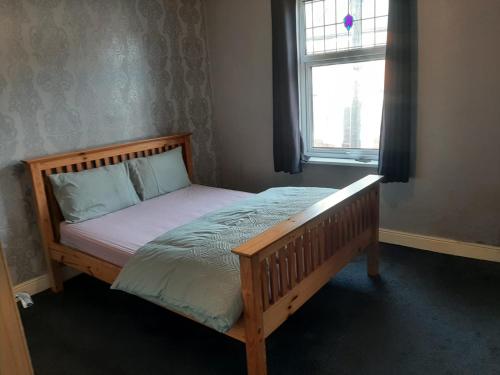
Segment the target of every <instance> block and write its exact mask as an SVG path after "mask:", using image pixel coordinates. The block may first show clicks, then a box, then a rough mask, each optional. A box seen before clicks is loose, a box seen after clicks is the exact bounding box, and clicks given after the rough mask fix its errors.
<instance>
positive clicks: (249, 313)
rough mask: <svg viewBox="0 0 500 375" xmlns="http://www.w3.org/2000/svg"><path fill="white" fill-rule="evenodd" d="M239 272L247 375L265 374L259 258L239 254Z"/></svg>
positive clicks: (264, 341)
mask: <svg viewBox="0 0 500 375" xmlns="http://www.w3.org/2000/svg"><path fill="white" fill-rule="evenodd" d="M240 274H241V289H242V294H243V303H244V307H245V308H244V312H243V316H244V318H245V345H246V353H247V370H248V375H266V374H267V363H266V339H265V337H264V309H263V306H262V289H261V280H260V263H259V258H258V257H245V256H240Z"/></svg>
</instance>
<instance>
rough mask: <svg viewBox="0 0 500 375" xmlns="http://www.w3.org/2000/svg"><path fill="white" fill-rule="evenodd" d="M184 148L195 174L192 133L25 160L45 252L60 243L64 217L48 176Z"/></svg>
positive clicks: (189, 167)
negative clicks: (61, 224) (29, 174)
mask: <svg viewBox="0 0 500 375" xmlns="http://www.w3.org/2000/svg"><path fill="white" fill-rule="evenodd" d="M176 147H182V155H183V157H184V162H185V164H186V168H187V171H188V174H189V177H190V178H191V179H192V177H193V161H192V154H191V134H190V133H185V134H177V135H171V136H166V137H160V138H153V139H145V140H141V141H135V142H129V143H121V144H115V145H110V146H105V147H99V148H93V149H89V150H81V151H75V152H70V153H64V154H56V155H49V156H45V157H41V158H36V159H31V160H26V161H25V163H26V164H27V165H28V167H29V170H30V173H31V179H32V182H33V193H34V198H35V205H36V212H37V218H38V226H39V229H40V233H41V235H42V240H43V245H44V249H45V251H46V252H47V253H48V251H49V248H50V247H51V245H54V244H57V243H58V242H59V226H60V223H61V221H63V220H64V218H63V216H62V214H61V210H60V209H59V205H58V204H57V201H56V200H55V197H54V195H53V193H52V186H51V184H50V181H49V179H48V176H49V175H51V174H55V173H66V172H80V171H83V170H88V169H93V168H98V167H101V166H105V165H111V164H117V163H121V162H124V161H126V160H129V159H134V158H138V157H143V156H149V155H155V154H160V153H163V152H165V151H168V150H171V149H173V148H176Z"/></svg>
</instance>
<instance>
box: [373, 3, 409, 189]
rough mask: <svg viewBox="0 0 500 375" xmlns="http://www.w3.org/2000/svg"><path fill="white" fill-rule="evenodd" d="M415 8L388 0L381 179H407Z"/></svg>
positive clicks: (381, 135)
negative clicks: (382, 177)
mask: <svg viewBox="0 0 500 375" xmlns="http://www.w3.org/2000/svg"><path fill="white" fill-rule="evenodd" d="M416 21H417V7H416V1H415V0H390V2H389V22H388V33H387V51H386V66H385V88H384V108H383V113H382V128H381V134H380V154H379V171H378V172H379V174H381V175H383V176H384V182H408V180H409V178H410V160H411V152H412V150H411V149H412V147H411V146H412V139H411V138H412V133H413V132H412V129H413V126H414V125H415V122H416V121H415V118H416V84H415V83H416V60H417V54H416V50H417V23H416Z"/></svg>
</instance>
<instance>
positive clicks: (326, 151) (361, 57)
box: [297, 0, 385, 161]
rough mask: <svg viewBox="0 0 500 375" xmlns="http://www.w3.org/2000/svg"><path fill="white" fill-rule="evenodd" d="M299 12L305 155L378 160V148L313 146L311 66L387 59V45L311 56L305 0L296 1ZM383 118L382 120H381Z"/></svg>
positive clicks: (298, 37) (301, 122)
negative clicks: (306, 30) (308, 49)
mask: <svg viewBox="0 0 500 375" xmlns="http://www.w3.org/2000/svg"><path fill="white" fill-rule="evenodd" d="M297 15H298V17H297V30H298V31H297V43H298V55H299V56H298V61H299V92H300V98H299V99H300V103H299V108H300V128H301V131H302V136H303V140H304V154H305V155H306V156H307V157H313V158H314V157H318V158H332V159H352V160H360V161H367V160H370V161H378V155H379V149H355V148H335V149H332V148H326V147H314V144H313V141H314V140H313V123H314V121H313V88H312V68H313V67H316V66H324V65H336V64H349V63H355V62H367V61H378V60H385V45H383V46H374V47H369V48H357V49H351V50H346V51H338V52H327V53H322V54H311V55H308V54H307V51H306V33H305V29H306V28H305V24H306V20H305V2H304V1H303V0H298V1H297ZM381 121H382V119H380V122H381Z"/></svg>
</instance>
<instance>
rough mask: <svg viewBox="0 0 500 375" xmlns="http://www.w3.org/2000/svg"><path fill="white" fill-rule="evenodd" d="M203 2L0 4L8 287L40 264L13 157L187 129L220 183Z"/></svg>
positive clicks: (1, 218) (201, 168) (201, 177)
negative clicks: (213, 128) (216, 169)
mask: <svg viewBox="0 0 500 375" xmlns="http://www.w3.org/2000/svg"><path fill="white" fill-rule="evenodd" d="M201 7H202V4H201V1H200V0H190V1H187V0H184V1H181V0H165V1H157V0H149V1H144V0H106V1H103V0H44V1H39V0H38V1H37V0H30V1H27V0H22V1H21V0H0V240H1V241H2V242H3V243H4V245H5V248H6V252H7V255H8V262H9V265H10V268H11V274H12V276H13V279H14V283H19V282H21V281H24V280H27V279H30V278H32V277H34V276H37V275H40V274H41V273H43V272H44V265H43V256H42V251H41V249H40V239H39V236H38V231H37V226H36V223H35V216H34V212H33V209H32V206H33V205H32V196H31V187H30V183H29V178H28V176H27V174H26V172H25V169H24V167H23V165H22V164H21V163H20V160H22V159H26V158H30V157H34V156H39V155H46V154H50V153H55V152H62V151H67V150H75V149H79V148H85V147H89V146H96V145H102V144H107V143H116V142H119V141H125V140H131V139H137V138H145V137H151V136H157V135H164V134H169V133H175V132H180V131H194V145H193V146H194V147H193V151H194V157H195V166H196V179H197V180H198V181H201V182H205V183H215V157H214V149H213V141H212V121H211V118H212V113H211V106H212V105H211V98H210V87H209V84H208V74H207V58H206V56H207V51H206V43H205V29H204V28H205V24H204V18H203V14H204V13H203V11H202V9H201Z"/></svg>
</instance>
